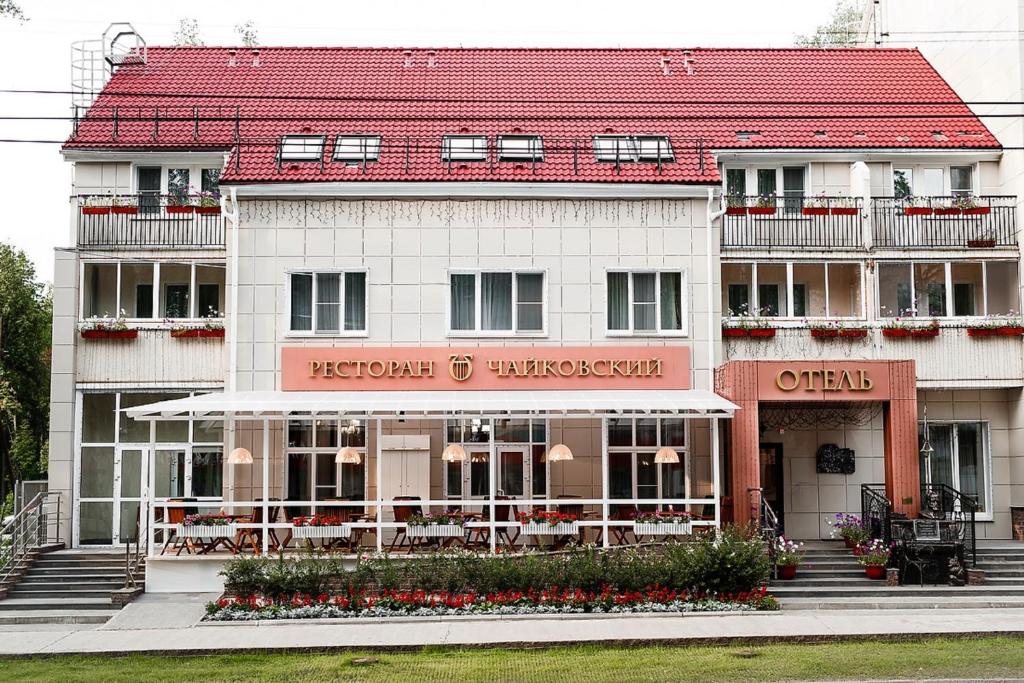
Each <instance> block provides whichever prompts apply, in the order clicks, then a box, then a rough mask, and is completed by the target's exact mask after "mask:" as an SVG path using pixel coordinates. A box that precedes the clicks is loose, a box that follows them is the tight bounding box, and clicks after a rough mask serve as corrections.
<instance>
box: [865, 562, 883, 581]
mask: <svg viewBox="0 0 1024 683" xmlns="http://www.w3.org/2000/svg"><path fill="white" fill-rule="evenodd" d="M864 573H865V574H867V576H868V578H869V579H874V580H875V581H880V580H882V579H884V578H885V565H884V564H866V565H864Z"/></svg>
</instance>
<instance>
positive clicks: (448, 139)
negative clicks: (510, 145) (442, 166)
mask: <svg viewBox="0 0 1024 683" xmlns="http://www.w3.org/2000/svg"><path fill="white" fill-rule="evenodd" d="M486 159H487V137H486V136H483V135H445V136H444V138H443V139H442V141H441V161H485V160H486Z"/></svg>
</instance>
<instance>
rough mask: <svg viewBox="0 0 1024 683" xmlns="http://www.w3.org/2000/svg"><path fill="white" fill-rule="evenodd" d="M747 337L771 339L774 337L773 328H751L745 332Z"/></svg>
mask: <svg viewBox="0 0 1024 683" xmlns="http://www.w3.org/2000/svg"><path fill="white" fill-rule="evenodd" d="M747 335H748V336H750V337H753V338H755V339H771V338H772V337H774V336H775V328H774V327H752V328H750V329H749V330H747Z"/></svg>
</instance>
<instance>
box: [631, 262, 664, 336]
mask: <svg viewBox="0 0 1024 683" xmlns="http://www.w3.org/2000/svg"><path fill="white" fill-rule="evenodd" d="M656 279H657V276H656V275H655V274H654V273H633V329H634V330H654V329H657V322H658V321H657V311H656V310H655V299H654V288H655V281H656Z"/></svg>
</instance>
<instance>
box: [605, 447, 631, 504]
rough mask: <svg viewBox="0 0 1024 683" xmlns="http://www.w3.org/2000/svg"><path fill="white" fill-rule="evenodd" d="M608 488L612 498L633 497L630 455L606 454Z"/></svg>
mask: <svg viewBox="0 0 1024 683" xmlns="http://www.w3.org/2000/svg"><path fill="white" fill-rule="evenodd" d="M608 487H609V490H610V491H609V492H610V493H611V497H612V498H632V497H633V457H632V455H631V454H629V453H609V454H608Z"/></svg>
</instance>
